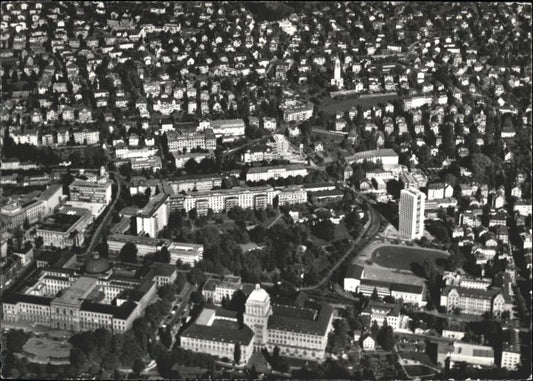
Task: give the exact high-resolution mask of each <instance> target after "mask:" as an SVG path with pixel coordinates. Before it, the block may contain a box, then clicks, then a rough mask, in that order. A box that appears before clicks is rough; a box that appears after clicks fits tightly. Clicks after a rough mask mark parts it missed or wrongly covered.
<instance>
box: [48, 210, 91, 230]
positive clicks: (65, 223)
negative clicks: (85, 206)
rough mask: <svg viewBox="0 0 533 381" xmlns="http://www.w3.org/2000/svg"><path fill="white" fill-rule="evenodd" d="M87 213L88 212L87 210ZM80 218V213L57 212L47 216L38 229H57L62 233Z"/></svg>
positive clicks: (81, 216)
mask: <svg viewBox="0 0 533 381" xmlns="http://www.w3.org/2000/svg"><path fill="white" fill-rule="evenodd" d="M87 213H90V212H89V211H87ZM82 218H83V215H82V214H78V213H75V214H70V213H64V212H58V213H56V214H54V215H52V216H50V217H47V218H46V219H45V220H44V222H43V223H42V224H41V226H40V227H39V229H41V230H51V231H59V232H63V233H64V232H67V231H68V230H69V229H70V228H71V227H72V226H73V225H74V224H76V223H77V222H78V221H79V220H80V219H82Z"/></svg>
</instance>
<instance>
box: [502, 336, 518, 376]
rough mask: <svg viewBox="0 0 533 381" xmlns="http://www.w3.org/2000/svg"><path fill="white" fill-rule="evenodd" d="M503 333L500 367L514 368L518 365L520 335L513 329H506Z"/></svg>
mask: <svg viewBox="0 0 533 381" xmlns="http://www.w3.org/2000/svg"><path fill="white" fill-rule="evenodd" d="M503 333H504V342H503V348H502V358H501V367H502V368H507V369H509V370H515V369H516V368H517V367H518V366H519V365H520V337H519V334H518V331H517V330H515V329H508V330H506V331H504V332H503Z"/></svg>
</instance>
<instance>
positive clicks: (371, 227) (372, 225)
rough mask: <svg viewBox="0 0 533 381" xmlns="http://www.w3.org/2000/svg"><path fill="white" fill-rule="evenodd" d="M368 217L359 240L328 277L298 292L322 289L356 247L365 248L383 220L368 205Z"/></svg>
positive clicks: (347, 251)
mask: <svg viewBox="0 0 533 381" xmlns="http://www.w3.org/2000/svg"><path fill="white" fill-rule="evenodd" d="M368 216H369V218H368V221H367V222H366V224H365V226H364V227H363V229H362V230H361V232H360V233H359V235H358V236H357V238H356V239H355V240H354V241H353V242H352V244H351V246H350V247H349V248H348V250H346V252H345V253H344V255H343V256H342V258H341V259H339V261H338V262H337V263H336V264H335V265H334V266H333V267H332V268H331V269H330V270H329V271H328V273H327V274H326V276H324V278H322V280H321V281H320V282H318V283H317V284H316V285H314V286H309V287H302V288H297V290H298V291H310V290H315V289H317V288H319V287H322V286H323V285H324V284H325V283H326V282H327V281H328V280H329V278H331V276H332V275H333V273H334V272H335V270H337V269H338V268H339V267H340V266H341V265H343V264H344V261H345V260H346V258H348V256H349V255H350V254H352V251H353V250H354V249H355V248H356V247H364V246H365V245H366V244H367V243H368V241H370V240H371V239H372V238H373V237H374V236H375V235H376V234H377V233H378V231H379V228H380V227H381V219H380V216H379V213H378V212H377V211H376V210H375V209H374V208H373V207H372V206H371V205H368Z"/></svg>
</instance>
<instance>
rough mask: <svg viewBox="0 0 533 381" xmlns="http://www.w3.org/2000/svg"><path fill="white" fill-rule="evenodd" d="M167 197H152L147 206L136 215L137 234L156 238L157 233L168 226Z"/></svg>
mask: <svg viewBox="0 0 533 381" xmlns="http://www.w3.org/2000/svg"><path fill="white" fill-rule="evenodd" d="M167 199H168V195H167V194H165V193H159V194H156V195H155V196H153V197H152V198H151V199H150V201H148V204H146V206H145V207H144V208H142V209H141V210H140V211H139V213H138V214H137V234H148V236H149V237H152V238H156V237H157V235H158V233H159V232H160V231H161V229H163V228H164V227H165V226H167V224H168V215H169V210H168V205H167Z"/></svg>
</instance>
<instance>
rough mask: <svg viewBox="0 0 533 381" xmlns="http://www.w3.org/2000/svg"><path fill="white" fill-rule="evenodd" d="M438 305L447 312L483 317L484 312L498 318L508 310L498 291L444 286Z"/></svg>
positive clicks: (502, 295) (503, 298) (500, 292)
mask: <svg viewBox="0 0 533 381" xmlns="http://www.w3.org/2000/svg"><path fill="white" fill-rule="evenodd" d="M440 305H441V306H443V307H445V308H446V310H447V311H448V312H451V311H453V310H455V309H459V310H460V311H461V312H463V313H466V314H472V315H483V314H484V313H486V312H489V313H492V314H493V315H494V316H499V315H501V313H502V312H503V311H505V310H507V309H508V306H507V303H506V300H505V297H504V294H503V292H502V291H501V290H499V289H488V290H480V289H477V288H465V287H456V286H446V287H444V289H443V290H442V293H441V297H440Z"/></svg>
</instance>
